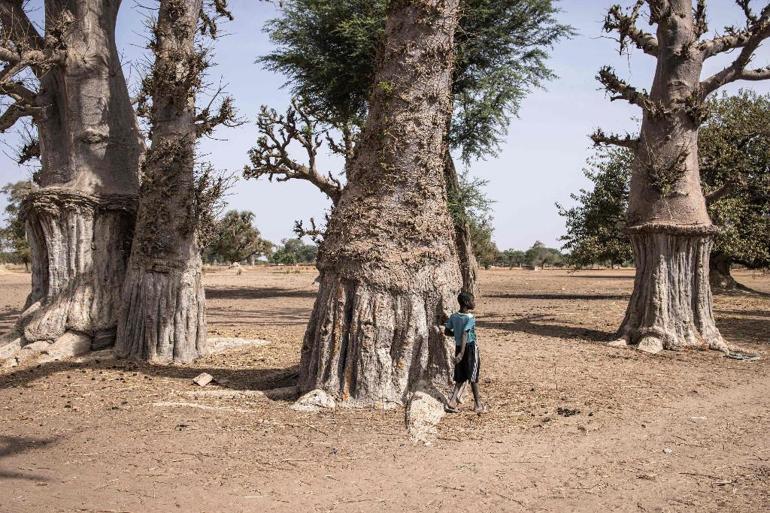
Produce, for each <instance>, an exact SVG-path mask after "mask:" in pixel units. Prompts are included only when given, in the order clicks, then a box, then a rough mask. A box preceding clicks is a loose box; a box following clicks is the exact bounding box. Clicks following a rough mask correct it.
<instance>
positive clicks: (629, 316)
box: [621, 225, 725, 353]
mask: <svg viewBox="0 0 770 513" xmlns="http://www.w3.org/2000/svg"><path fill="white" fill-rule="evenodd" d="M712 233H713V230H712V229H709V228H704V227H697V226H696V227H691V228H684V227H671V226H650V225H647V226H644V227H642V228H637V229H633V230H632V231H631V242H632V244H633V246H634V254H635V255H636V259H637V268H636V279H635V282H634V293H633V295H632V297H631V302H630V303H629V306H628V309H627V311H626V317H625V319H624V321H623V324H622V328H621V335H622V336H624V337H625V338H627V339H629V340H632V341H634V343H636V344H638V346H639V348H640V349H643V350H646V351H649V352H653V353H656V352H659V351H661V350H663V349H671V350H679V349H685V348H693V347H694V348H704V349H705V348H711V349H720V350H722V349H725V343H724V341H723V340H722V336H721V335H720V333H719V330H717V328H716V325H715V322H714V317H713V315H712V311H711V303H712V297H711V288H710V284H709V273H708V260H709V254H710V252H711V248H712V245H713V241H712Z"/></svg>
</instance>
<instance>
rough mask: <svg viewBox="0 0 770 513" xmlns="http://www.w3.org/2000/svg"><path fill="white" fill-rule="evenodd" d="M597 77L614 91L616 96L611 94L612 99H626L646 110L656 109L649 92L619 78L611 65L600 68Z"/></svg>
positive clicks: (608, 89)
mask: <svg viewBox="0 0 770 513" xmlns="http://www.w3.org/2000/svg"><path fill="white" fill-rule="evenodd" d="M596 79H597V80H598V81H599V82H601V84H602V85H603V86H604V88H605V89H606V90H607V91H608V92H610V93H614V96H611V97H610V100H613V101H614V100H626V101H627V102H629V103H631V104H633V105H637V106H639V107H641V108H642V109H644V110H647V111H653V110H654V108H655V104H654V102H653V101H652V100H651V99H650V97H649V95H648V94H647V92H646V91H639V90H638V89H636V88H635V87H633V86H631V85H630V84H628V83H627V82H625V81H624V80H622V79H621V78H619V77H618V76H617V75H616V74H615V71H614V70H613V69H612V68H611V67H610V66H604V67H603V68H602V69H600V70H599V74H598V75H597V76H596Z"/></svg>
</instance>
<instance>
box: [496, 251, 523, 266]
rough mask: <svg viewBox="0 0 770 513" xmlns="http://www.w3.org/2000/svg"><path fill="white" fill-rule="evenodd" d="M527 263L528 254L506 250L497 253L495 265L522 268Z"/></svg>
mask: <svg viewBox="0 0 770 513" xmlns="http://www.w3.org/2000/svg"><path fill="white" fill-rule="evenodd" d="M526 263H527V259H526V254H525V253H524V251H521V250H518V249H506V250H505V251H500V252H498V253H497V257H496V258H495V265H498V266H500V267H521V266H523V265H524V264H526Z"/></svg>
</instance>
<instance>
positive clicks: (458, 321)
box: [446, 312, 476, 346]
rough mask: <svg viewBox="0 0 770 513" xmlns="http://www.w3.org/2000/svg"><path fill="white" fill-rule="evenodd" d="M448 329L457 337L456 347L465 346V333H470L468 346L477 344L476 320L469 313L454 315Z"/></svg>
mask: <svg viewBox="0 0 770 513" xmlns="http://www.w3.org/2000/svg"><path fill="white" fill-rule="evenodd" d="M446 327H447V329H450V330H452V333H454V335H455V345H457V346H461V345H462V344H463V332H465V331H467V332H468V344H475V343H476V318H475V317H473V314H469V313H460V312H457V313H453V314H452V316H451V317H449V320H448V321H447V322H446Z"/></svg>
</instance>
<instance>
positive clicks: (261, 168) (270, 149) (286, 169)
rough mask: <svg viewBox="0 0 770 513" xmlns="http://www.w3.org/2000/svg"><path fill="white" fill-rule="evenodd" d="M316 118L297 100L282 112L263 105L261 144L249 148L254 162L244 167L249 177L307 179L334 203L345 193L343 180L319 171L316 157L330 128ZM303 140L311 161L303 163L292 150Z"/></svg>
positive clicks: (258, 119) (260, 126)
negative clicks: (290, 147) (322, 126)
mask: <svg viewBox="0 0 770 513" xmlns="http://www.w3.org/2000/svg"><path fill="white" fill-rule="evenodd" d="M318 125H319V122H318V121H317V120H316V119H314V118H313V117H312V116H311V115H310V114H309V113H308V112H307V111H306V110H305V109H304V108H303V107H302V106H301V105H300V103H299V102H297V101H296V100H292V104H291V106H290V107H289V109H288V110H287V111H286V115H279V114H278V113H277V112H276V111H275V110H273V109H269V108H268V107H266V106H262V109H261V111H260V114H259V116H258V118H257V128H258V130H259V132H260V134H262V135H261V136H260V137H259V139H257V145H256V146H255V147H254V148H252V149H251V150H249V158H250V159H251V166H246V167H245V168H244V176H245V177H246V178H259V177H260V176H267V177H268V179H269V180H271V181H272V180H273V179H275V180H277V181H279V182H285V181H287V180H290V179H299V180H306V181H308V182H310V183H312V184H313V185H315V186H316V187H318V188H319V189H320V190H321V191H322V192H323V193H325V194H326V195H327V196H329V198H331V200H332V202H333V203H334V204H336V203H337V201H339V198H340V195H341V194H342V184H341V183H340V181H339V180H338V179H337V178H335V177H334V175H332V173H327V174H326V175H324V174H322V173H321V172H319V170H318V167H317V163H316V157H317V154H318V148H320V146H321V144H322V143H323V138H324V136H325V135H326V134H327V133H328V131H327V130H322V129H319V126H318ZM293 142H296V143H299V145H300V146H302V147H303V148H304V150H305V153H306V154H307V158H308V163H307V165H305V164H300V163H299V162H298V161H296V160H295V159H293V158H292V157H291V156H290V154H289V146H290V145H291V144H292V143H293Z"/></svg>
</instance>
